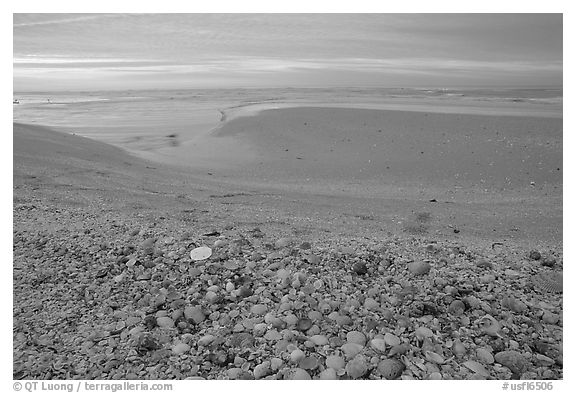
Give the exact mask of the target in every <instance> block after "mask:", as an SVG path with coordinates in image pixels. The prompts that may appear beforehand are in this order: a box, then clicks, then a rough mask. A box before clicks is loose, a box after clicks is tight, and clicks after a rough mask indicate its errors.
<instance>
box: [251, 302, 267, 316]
mask: <svg viewBox="0 0 576 393" xmlns="http://www.w3.org/2000/svg"><path fill="white" fill-rule="evenodd" d="M250 312H251V313H252V314H256V315H264V314H266V313H267V312H268V307H266V305H264V304H255V305H253V306H252V307H251V308H250Z"/></svg>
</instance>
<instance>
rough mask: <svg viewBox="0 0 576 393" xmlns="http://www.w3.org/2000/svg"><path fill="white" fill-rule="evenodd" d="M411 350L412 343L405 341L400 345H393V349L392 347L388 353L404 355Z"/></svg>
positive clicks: (390, 354) (389, 354)
mask: <svg viewBox="0 0 576 393" xmlns="http://www.w3.org/2000/svg"><path fill="white" fill-rule="evenodd" d="M409 350H410V344H408V343H403V344H400V345H394V346H393V347H392V349H390V352H389V353H388V356H394V355H396V354H398V355H404V354H405V353H406V352H408V351H409Z"/></svg>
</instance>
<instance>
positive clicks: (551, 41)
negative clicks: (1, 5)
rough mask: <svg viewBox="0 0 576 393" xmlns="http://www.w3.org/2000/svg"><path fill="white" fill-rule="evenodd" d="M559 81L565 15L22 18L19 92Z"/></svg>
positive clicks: (17, 35) (17, 45) (17, 24)
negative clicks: (563, 16)
mask: <svg viewBox="0 0 576 393" xmlns="http://www.w3.org/2000/svg"><path fill="white" fill-rule="evenodd" d="M561 85H562V15H561V14H150V15H146V14H130V15H125V14H112V15H106V14H15V15H14V90H15V91H43V90H69V89H72V90H94V89H148V88H226V87H332V86H359V87H365V86H368V87H388V86H390V87H470V86H472V87H483V86H486V87H493V86H505V87H514V86H518V87H543V86H546V87H549V86H551V87H560V86H561Z"/></svg>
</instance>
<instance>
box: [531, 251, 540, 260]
mask: <svg viewBox="0 0 576 393" xmlns="http://www.w3.org/2000/svg"><path fill="white" fill-rule="evenodd" d="M528 258H530V259H532V260H534V261H538V260H540V258H542V254H540V251H538V250H531V251H530V254H528Z"/></svg>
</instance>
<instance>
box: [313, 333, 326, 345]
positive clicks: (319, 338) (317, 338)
mask: <svg viewBox="0 0 576 393" xmlns="http://www.w3.org/2000/svg"><path fill="white" fill-rule="evenodd" d="M310 341H312V342H313V343H314V345H319V346H323V345H328V338H327V337H326V336H324V335H322V334H315V335H313V336H312V337H310Z"/></svg>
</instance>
